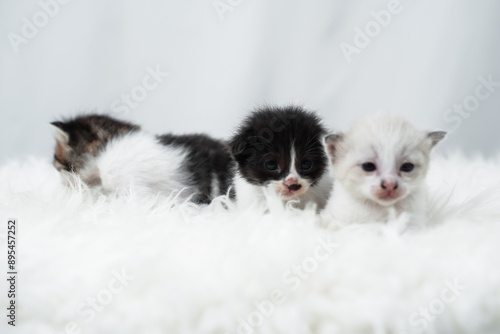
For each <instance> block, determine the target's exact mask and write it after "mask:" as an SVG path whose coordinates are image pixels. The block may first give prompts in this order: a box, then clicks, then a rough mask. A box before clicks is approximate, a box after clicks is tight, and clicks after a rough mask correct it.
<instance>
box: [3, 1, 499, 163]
mask: <svg viewBox="0 0 500 334" xmlns="http://www.w3.org/2000/svg"><path fill="white" fill-rule="evenodd" d="M66 2H68V3H66ZM499 14H500V2H498V1H495V0H482V1H473V0H468V1H467V0H441V1H439V2H436V1H432V0H427V1H424V0H419V1H411V0H400V1H397V0H389V1H388V0H377V1H370V2H367V1H341V0H317V1H289V0H288V1H286V0H274V1H266V0H220V1H219V0H216V1H213V0H203V1H202V0H198V1H183V2H181V1H165V0H158V1H154V0H146V1H118V0H113V1H98V0H87V1H78V0H72V1H68V0H64V1H63V0H59V1H56V0H40V1H32V0H30V1H27V0H24V1H7V0H0V36H1V39H0V108H1V125H2V130H1V131H0V142H1V143H2V144H1V147H0V161H5V160H6V159H7V158H17V157H20V156H23V155H36V156H43V157H47V159H50V158H51V156H52V148H53V145H54V143H53V138H52V129H51V127H50V126H49V122H50V121H52V120H54V119H55V118H57V117H65V116H71V115H74V114H77V113H79V112H82V111H99V112H105V111H108V112H112V113H114V114H115V115H117V116H119V117H121V118H124V119H129V120H132V121H135V122H137V123H139V124H141V125H142V126H143V127H144V128H145V129H147V130H148V131H150V132H153V133H162V132H175V133H185V132H207V133H209V134H211V135H213V136H217V137H222V138H225V137H228V136H229V135H230V134H231V133H232V131H233V129H234V128H235V126H237V124H238V123H239V121H240V120H241V118H242V117H244V115H245V114H246V113H247V112H248V111H249V110H251V109H252V108H254V107H256V106H258V105H261V104H263V103H276V104H285V103H292V102H293V103H299V104H303V105H304V106H305V107H307V108H309V109H313V110H317V111H318V112H319V113H320V114H321V115H322V116H323V117H324V119H325V122H326V124H327V125H328V126H329V127H330V128H332V129H343V128H345V127H346V126H347V125H348V124H349V122H350V121H352V120H354V119H355V118H357V117H359V116H361V115H363V114H367V113H371V112H375V111H379V110H385V111H390V112H395V113H400V114H402V115H404V116H406V117H407V118H408V119H409V120H411V121H413V122H414V123H415V124H416V125H417V126H418V127H421V128H429V129H436V128H441V129H448V130H449V129H452V128H454V129H455V131H453V132H452V133H451V134H450V136H449V138H448V140H447V142H446V143H445V144H444V145H442V146H441V148H440V149H441V150H443V149H452V148H455V147H460V148H463V149H464V150H465V151H467V152H483V153H485V154H488V155H489V154H491V153H494V152H497V150H498V143H499V142H500V134H499V131H498V123H499V120H500V115H499V113H498V111H500V108H499V107H500V92H499V91H500V20H498V15H499ZM343 49H344V51H342V50H343ZM346 50H347V51H346ZM349 53H350V54H349ZM346 54H349V55H348V56H347V57H346ZM155 71H156V72H158V71H159V72H160V73H159V74H156V75H154V76H151V75H150V74H149V73H150V72H155ZM165 73H168V75H166V74H165ZM155 77H156V79H155ZM488 81H490V83H489V84H488V83H487V82H488ZM491 81H493V82H494V83H493V84H492V83H491ZM485 82H486V84H485ZM496 82H499V83H498V84H496ZM127 95H128V96H131V97H129V98H130V100H129V101H128V102H126V101H125V99H126V98H127V97H126V96H127ZM127 103H128V105H127ZM454 104H457V106H455V107H454ZM460 104H465V107H463V108H462V111H460V106H459V105H460ZM450 108H451V109H450ZM453 108H455V109H453ZM468 110H469V111H468Z"/></svg>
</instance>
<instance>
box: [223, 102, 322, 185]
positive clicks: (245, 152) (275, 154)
mask: <svg viewBox="0 0 500 334" xmlns="http://www.w3.org/2000/svg"><path fill="white" fill-rule="evenodd" d="M326 133H327V132H326V129H325V128H324V127H323V125H322V124H321V121H320V119H319V118H318V116H316V114H315V113H313V112H309V111H306V110H304V109H302V108H300V107H296V106H288V107H265V108H261V109H258V110H256V111H254V112H253V113H252V114H251V115H250V116H248V117H247V118H246V119H245V120H244V121H243V123H242V125H241V126H240V128H239V129H238V131H237V133H236V134H235V135H234V136H233V137H232V138H231V140H230V147H231V151H232V154H233V156H234V159H235V160H236V162H237V163H238V168H239V171H240V173H241V174H242V176H243V177H244V178H245V179H246V180H247V181H248V182H250V183H251V184H255V185H265V184H266V182H268V181H271V180H282V179H284V178H285V177H286V176H287V175H288V173H289V172H290V170H291V166H290V164H291V159H292V157H291V156H290V155H291V150H292V147H293V148H294V149H295V152H296V155H297V156H296V166H295V169H296V170H297V172H298V173H299V175H300V176H301V177H302V178H304V179H308V180H309V182H311V184H312V185H315V184H316V183H317V182H318V181H319V179H320V178H321V176H322V175H323V172H324V171H325V169H326V166H327V163H328V160H327V157H326V153H325V151H324V146H323V143H322V138H323V137H324V136H325V135H326ZM307 160H310V161H312V167H311V168H310V169H309V170H304V169H302V168H301V163H302V162H304V161H307ZM269 161H275V162H276V163H277V164H278V165H279V168H280V170H279V171H276V172H270V171H269V170H268V169H266V167H265V163H266V162H269ZM306 164H307V163H306Z"/></svg>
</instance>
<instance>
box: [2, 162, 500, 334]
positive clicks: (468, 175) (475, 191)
mask: <svg viewBox="0 0 500 334" xmlns="http://www.w3.org/2000/svg"><path fill="white" fill-rule="evenodd" d="M427 183H428V187H429V191H430V196H431V204H432V205H431V207H430V208H429V215H430V219H429V227H428V228H427V229H426V230H423V231H418V232H412V233H403V234H400V233H399V231H398V222H392V223H389V224H381V223H366V224H361V225H350V226H345V227H342V228H337V229H332V228H328V227H326V226H325V225H328V223H329V222H327V221H322V220H321V218H320V216H319V215H317V214H315V213H314V212H313V211H312V210H305V211H297V210H291V209H280V208H273V210H272V211H271V213H264V212H259V210H248V211H245V212H240V211H236V210H235V208H234V207H233V206H232V205H231V203H228V202H227V201H226V200H225V199H224V198H220V199H219V200H217V201H215V202H214V203H212V204H211V205H210V206H203V207H197V206H195V205H193V204H190V203H184V204H182V205H177V206H172V205H170V204H169V203H168V201H165V200H160V199H155V198H149V199H144V198H141V199H138V198H134V197H133V196H128V197H127V196H122V197H120V198H110V197H106V196H102V195H101V196H98V195H97V194H93V193H92V192H91V191H89V190H87V189H85V188H84V187H81V186H78V184H76V185H75V186H74V187H73V188H69V187H67V186H64V185H63V183H62V182H61V178H60V176H59V174H58V173H57V172H56V171H55V170H54V168H53V167H52V166H51V165H50V163H49V162H48V161H42V160H37V159H26V160H23V161H16V162H11V163H8V164H5V165H4V166H2V167H1V168H0V184H1V189H0V214H1V219H2V226H3V227H2V228H1V230H0V242H1V249H2V250H1V252H3V255H1V256H0V258H2V259H3V260H2V263H4V265H3V266H2V268H4V269H5V270H4V271H5V272H7V268H6V246H5V241H6V230H7V228H6V224H7V219H8V218H16V219H17V220H18V232H19V234H18V236H17V237H18V245H19V248H18V271H19V276H18V282H17V290H18V295H17V306H18V309H17V322H16V327H15V329H12V328H11V326H8V325H7V320H8V318H6V317H5V314H4V315H2V319H3V320H2V321H1V322H2V324H1V325H0V326H1V327H0V328H1V332H2V333H5V332H7V330H12V332H15V333H29V334H38V333H103V334H104V333H105V334H109V333H120V334H125V333H147V334H155V333H231V334H233V333H286V334H293V333H324V334H335V333H349V334H352V333H376V334H379V333H380V334H381V333H393V334H403V333H423V332H426V333H445V334H446V333H450V334H452V333H453V334H458V333H470V334H488V333H500V159H499V158H497V159H483V158H480V157H476V158H474V159H467V158H465V157H463V156H461V155H460V154H454V155H450V156H447V157H444V156H443V157H440V156H434V157H433V159H432V166H431V170H430V172H429V175H428V178H427ZM1 282H2V283H1V284H0V293H1V295H2V300H3V302H2V305H3V306H2V309H3V310H4V311H3V312H2V313H6V311H5V307H6V305H7V290H8V286H7V282H6V280H5V279H2V280H1Z"/></svg>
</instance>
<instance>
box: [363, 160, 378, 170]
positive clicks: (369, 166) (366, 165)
mask: <svg viewBox="0 0 500 334" xmlns="http://www.w3.org/2000/svg"><path fill="white" fill-rule="evenodd" d="M361 168H363V170H364V171H365V172H373V171H374V170H376V169H377V166H375V164H374V163H371V162H365V163H364V164H362V165H361Z"/></svg>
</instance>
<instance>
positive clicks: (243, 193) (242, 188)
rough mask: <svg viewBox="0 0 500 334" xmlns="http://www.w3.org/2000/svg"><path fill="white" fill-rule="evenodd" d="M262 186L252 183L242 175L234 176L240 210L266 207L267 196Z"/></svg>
mask: <svg viewBox="0 0 500 334" xmlns="http://www.w3.org/2000/svg"><path fill="white" fill-rule="evenodd" d="M261 188H262V187H260V186H257V185H253V184H250V183H249V182H248V181H246V180H245V179H244V178H243V177H241V175H239V174H237V175H236V176H235V177H234V189H235V191H236V207H237V208H238V210H248V209H249V208H254V209H255V208H258V207H264V204H265V201H266V199H265V196H264V193H263V191H262V189H261Z"/></svg>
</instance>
